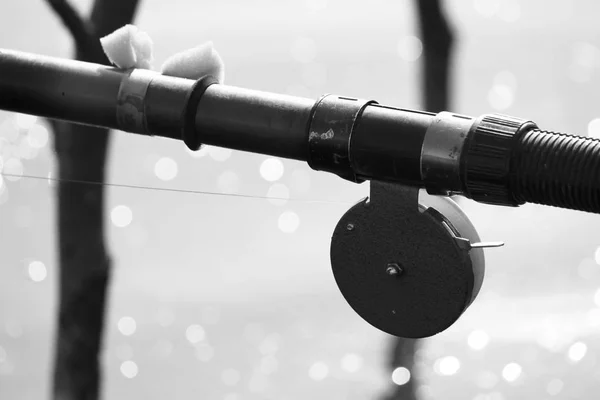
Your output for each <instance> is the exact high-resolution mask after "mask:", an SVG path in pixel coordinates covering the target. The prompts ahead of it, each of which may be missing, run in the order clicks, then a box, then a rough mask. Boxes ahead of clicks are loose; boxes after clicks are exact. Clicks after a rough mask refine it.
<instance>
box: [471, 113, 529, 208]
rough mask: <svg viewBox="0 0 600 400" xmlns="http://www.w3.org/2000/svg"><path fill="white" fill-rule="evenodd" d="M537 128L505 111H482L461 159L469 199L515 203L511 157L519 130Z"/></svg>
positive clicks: (516, 204)
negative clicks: (489, 112)
mask: <svg viewBox="0 0 600 400" xmlns="http://www.w3.org/2000/svg"><path fill="white" fill-rule="evenodd" d="M532 128H537V126H536V125H535V124H534V123H533V122H531V121H527V120H523V119H519V118H514V117H509V116H505V115H484V116H483V117H481V118H480V119H479V120H478V121H476V122H475V123H474V124H473V127H472V128H471V131H470V132H469V137H468V139H467V141H466V142H465V147H466V149H465V150H466V151H465V150H463V156H462V160H461V172H462V180H463V183H464V192H465V194H466V195H467V196H468V197H470V198H472V199H473V200H476V201H479V202H482V203H488V204H499V205H505V206H518V205H519V204H522V203H523V202H522V201H520V200H519V199H517V198H516V197H515V196H514V195H513V194H512V193H511V190H510V188H509V176H510V173H511V157H512V154H513V152H514V148H515V145H516V144H517V138H518V136H519V133H521V132H523V131H524V130H529V129H532Z"/></svg>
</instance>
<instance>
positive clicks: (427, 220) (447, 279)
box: [331, 181, 502, 338]
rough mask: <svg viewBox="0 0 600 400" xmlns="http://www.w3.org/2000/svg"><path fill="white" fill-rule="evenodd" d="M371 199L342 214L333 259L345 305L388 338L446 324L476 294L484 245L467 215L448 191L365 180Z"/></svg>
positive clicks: (430, 333) (428, 333)
mask: <svg viewBox="0 0 600 400" xmlns="http://www.w3.org/2000/svg"><path fill="white" fill-rule="evenodd" d="M370 185H371V186H370V190H371V193H370V194H371V196H370V199H364V200H362V201H361V202H359V203H358V204H356V205H355V206H353V207H352V208H351V209H350V210H348V211H347V212H346V214H344V216H343V217H342V218H341V219H340V221H339V222H338V224H337V226H336V228H335V231H334V233H333V237H332V241H331V265H332V269H333V274H334V277H335V280H336V283H337V285H338V287H339V289H340V291H341V292H342V295H343V296H344V298H345V299H346V301H347V302H348V304H349V305H350V306H351V307H352V308H353V309H354V311H355V312H356V313H358V315H360V316H361V317H362V318H363V319H364V320H365V321H367V322H368V323H369V324H371V325H373V326H374V327H375V328H377V329H380V330H382V331H384V332H387V333H389V334H391V335H394V336H399V337H404V338H425V337H429V336H433V335H435V334H437V333H439V332H442V331H444V330H445V329H447V328H448V327H450V326H451V325H452V324H453V323H454V322H456V321H457V320H458V318H459V317H460V316H461V315H462V314H463V312H464V311H465V310H466V309H467V308H468V307H469V305H471V303H472V302H473V300H475V297H476V296H477V294H478V293H479V290H480V288H481V285H482V283H483V276H484V272H485V259H484V254H483V249H482V248H483V247H497V246H501V245H502V243H480V242H479V236H478V234H477V231H476V230H475V227H474V226H473V224H472V223H471V222H470V221H469V219H468V218H467V216H466V214H465V213H464V212H463V211H462V210H461V208H460V207H459V206H458V205H457V204H456V203H455V202H454V201H453V200H451V199H449V198H447V197H438V196H429V195H426V194H424V193H423V198H421V199H419V189H417V188H410V187H404V186H401V185H396V184H388V183H381V182H374V181H371V183H370Z"/></svg>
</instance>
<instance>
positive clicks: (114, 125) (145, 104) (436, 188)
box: [0, 49, 600, 338]
mask: <svg viewBox="0 0 600 400" xmlns="http://www.w3.org/2000/svg"><path fill="white" fill-rule="evenodd" d="M0 109H4V110H7V111H13V112H19V113H24V114H32V115H37V116H40V117H46V118H51V119H59V120H65V121H70V122H73V123H78V124H85V125H91V126H98V127H104V128H109V129H117V130H121V131H125V132H130V133H136V134H140V135H146V136H158V137H164V138H169V139H175V140H181V141H183V142H184V143H185V145H186V146H187V147H188V148H189V149H190V150H193V151H196V150H198V149H199V148H200V146H201V145H202V144H208V145H213V146H219V147H225V148H230V149H234V150H240V151H248V152H253V153H261V154H266V155H271V156H276V157H282V158H288V159H294V160H299V161H305V162H307V163H308V165H309V166H310V167H311V168H312V169H314V170H317V171H326V172H329V173H333V174H336V175H338V176H339V177H341V178H343V179H345V180H347V181H350V182H355V183H362V182H365V181H370V185H371V188H370V189H371V194H370V196H369V198H368V199H364V200H362V201H361V202H359V203H358V204H356V205H355V206H354V207H352V208H351V209H350V210H349V211H348V212H347V213H346V214H345V215H344V216H343V217H342V219H341V220H340V222H339V223H338V224H337V226H336V228H335V230H334V233H333V237H332V244H331V264H332V268H333V273H334V277H335V279H336V282H337V284H338V287H339V288H340V290H341V292H342V294H343V295H344V297H345V298H346V300H347V301H348V303H349V304H350V306H351V307H352V308H353V309H354V310H355V311H356V312H357V313H358V314H359V315H361V317H363V318H364V319H365V320H366V321H367V322H369V323H371V324H372V325H374V326H375V327H377V328H379V329H381V330H383V331H385V332H388V333H390V334H393V335H397V336H402V337H414V338H416V337H426V336H431V335H434V334H436V333H438V332H441V331H443V330H444V329H446V328H448V327H449V326H450V325H452V323H454V322H455V321H456V320H457V319H458V317H459V316H460V315H461V314H462V313H463V312H464V311H465V310H466V308H467V307H468V306H469V305H470V304H471V303H472V302H473V300H474V299H475V297H476V295H477V293H478V292H479V289H480V287H481V284H482V281H483V274H484V256H483V248H484V247H495V246H499V245H501V243H495V242H493V243H482V242H480V240H479V236H478V235H477V232H476V230H475V228H474V227H473V225H472V224H471V223H470V221H469V220H468V217H467V216H466V214H464V212H463V211H462V210H461V209H460V207H458V206H457V205H456V203H454V202H453V201H452V200H450V199H449V197H448V196H452V195H462V196H465V197H467V198H470V199H473V200H475V201H478V202H481V203H486V204H491V205H497V206H512V207H516V206H519V205H522V204H525V203H528V202H529V203H537V204H542V205H547V206H555V207H560V208H566V209H573V210H580V211H586V212H591V213H600V140H597V139H593V138H588V137H580V136H574V135H567V134H563V133H558V132H551V131H545V130H541V129H540V128H539V127H538V126H537V125H536V124H535V123H534V122H533V121H530V120H528V119H520V118H515V117H511V116H505V115H496V114H486V115H482V116H480V117H477V118H474V117H469V116H464V115H459V114H455V113H451V112H440V113H429V112H424V111H418V110H410V109H404V108H397V107H391V106H386V105H381V104H379V103H377V102H376V101H374V100H366V99H357V98H352V97H345V96H337V95H325V96H322V97H321V98H319V99H318V100H316V101H315V100H311V99H306V98H300V97H293V96H287V95H280V94H275V93H268V92H262V91H256V90H250V89H245V88H239V87H233V86H227V85H223V84H220V83H219V82H218V81H217V79H216V78H214V77H212V76H205V77H203V78H201V79H199V80H191V79H184V78H178V77H172V76H165V75H161V74H160V73H158V72H154V71H149V70H144V69H127V70H123V69H118V68H114V67H109V66H104V65H100V64H93V63H86V62H81V61H75V60H67V59H59V58H54V57H48V56H41V55H35V54H30V53H24V52H19V51H14V50H3V49H0ZM421 188H424V189H426V191H427V193H429V195H430V196H425V197H424V196H423V195H421V194H420V192H419V189H421Z"/></svg>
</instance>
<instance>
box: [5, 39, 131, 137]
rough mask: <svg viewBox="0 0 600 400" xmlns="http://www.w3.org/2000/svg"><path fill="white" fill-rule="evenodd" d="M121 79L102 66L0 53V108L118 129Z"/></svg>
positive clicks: (21, 54)
mask: <svg viewBox="0 0 600 400" xmlns="http://www.w3.org/2000/svg"><path fill="white" fill-rule="evenodd" d="M122 77H123V72H122V71H119V70H117V69H114V68H110V67H106V66H101V65H99V64H92V63H86V62H82V61H75V60H63V59H58V58H53V57H47V56H40V55H34V54H29V53H23V52H18V51H13V50H4V49H0V109H4V110H7V111H15V112H21V113H26V114H34V115H37V116H40V117H46V118H53V119H62V120H66V121H72V122H77V123H81V124H85V125H94V126H100V127H107V128H111V129H118V128H119V127H118V126H117V121H116V101H115V100H116V99H117V93H118V91H119V85H120V83H121V79H122Z"/></svg>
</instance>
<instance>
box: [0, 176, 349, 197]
mask: <svg viewBox="0 0 600 400" xmlns="http://www.w3.org/2000/svg"><path fill="white" fill-rule="evenodd" d="M0 175H2V176H8V177H15V178H28V179H40V180H48V181H53V182H67V183H78V184H84V185H101V186H111V187H118V188H126V189H139V190H154V191H159V192H174V193H186V194H200V195H206V196H223V197H237V198H245V199H263V200H281V201H294V202H298V203H319V204H336V205H353V204H354V203H350V202H345V201H332V200H307V199H297V198H285V197H270V196H259V195H252V194H240V193H221V192H209V191H204V190H191V189H173V188H162V187H156V186H143V185H130V184H123V183H110V182H94V181H85V180H79V179H60V178H52V177H50V176H48V177H43V176H36V175H22V174H9V173H5V172H2V173H0Z"/></svg>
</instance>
